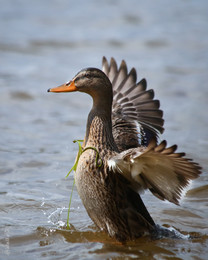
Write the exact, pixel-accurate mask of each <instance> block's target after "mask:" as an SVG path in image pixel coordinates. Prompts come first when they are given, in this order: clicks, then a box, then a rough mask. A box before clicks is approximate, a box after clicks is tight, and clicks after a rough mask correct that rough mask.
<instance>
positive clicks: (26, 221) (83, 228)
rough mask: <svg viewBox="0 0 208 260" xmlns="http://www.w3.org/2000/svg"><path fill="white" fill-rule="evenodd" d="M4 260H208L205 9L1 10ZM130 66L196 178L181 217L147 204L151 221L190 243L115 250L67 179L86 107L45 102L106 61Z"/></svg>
mask: <svg viewBox="0 0 208 260" xmlns="http://www.w3.org/2000/svg"><path fill="white" fill-rule="evenodd" d="M0 3H1V9H0V64H1V66H0V89H1V95H0V133H1V138H0V177H1V178H0V230H1V232H0V259H63V258H64V259H75V258H77V256H79V258H81V259H98V258H99V259H107V258H108V259H126V258H141V259H167V258H169V259H207V254H208V237H207V234H208V220H207V215H208V210H207V208H208V207H207V206H208V199H207V198H208V177H207V171H208V167H207V163H208V159H207V158H208V157H207V150H208V141H207V140H208V132H207V126H208V118H207V100H208V88H207V82H208V76H207V71H208V29H207V28H208V17H207V13H208V4H207V1H205V0H204V1H203V0H199V1H194V0H192V1H182V0H176V1H164V0H159V1H155V2H154V1H143V2H140V1H136V0H135V1H103V2H101V1H100V2H99V1H95V0H90V1H80V0H79V1H76V2H75V1H65V0H63V1H58V0H50V1H49V0H45V1H39V0H38V1H25V0H16V1H14V0H13V1H12V0H7V1H2V0H1V1H0ZM103 55H105V56H107V58H110V57H111V56H114V57H115V58H116V59H117V60H118V61H119V62H120V61H121V59H125V60H126V61H127V63H128V66H129V68H130V67H131V66H135V68H136V69H137V71H138V79H140V78H142V77H145V78H146V79H147V81H148V86H149V88H154V90H155V93H156V98H158V99H160V101H161V108H162V109H163V110H164V118H165V120H166V121H165V128H166V131H165V133H164V135H163V137H161V139H163V138H166V139H167V140H168V144H170V145H172V144H174V143H177V144H178V145H179V151H186V153H187V156H188V157H191V158H194V159H195V160H196V161H197V162H199V163H200V164H201V165H202V166H203V174H202V175H201V177H200V178H199V179H197V180H196V181H195V182H194V183H193V185H192V186H191V188H190V190H189V192H188V193H187V196H186V197H185V198H184V200H183V201H182V203H181V206H180V207H177V206H175V205H171V204H170V203H167V202H161V201H159V200H158V199H156V198H154V197H153V196H152V195H151V194H150V193H148V192H147V193H146V194H144V195H143V196H142V198H143V199H144V201H145V204H146V205H147V208H148V209H149V211H150V213H151V215H152V217H153V219H154V220H155V221H156V223H158V224H159V225H161V226H164V227H170V228H172V227H173V228H175V229H176V230H178V231H179V232H180V233H181V234H183V235H184V236H187V235H191V236H193V237H194V238H193V239H191V240H190V239H185V238H183V239H171V238H161V239H157V240H153V241H152V240H151V239H150V238H149V237H143V238H140V239H138V241H135V242H129V243H127V245H120V244H118V243H116V242H115V241H114V240H112V239H110V238H109V237H108V236H107V235H105V234H103V233H102V232H99V231H98V230H97V229H96V228H95V226H94V224H93V223H92V221H91V220H90V219H89V217H88V216H87V214H86V212H85V209H84V208H83V206H82V203H81V201H80V199H79V196H78V194H77V191H76V189H75V190H74V194H73V200H72V205H71V212H70V227H71V228H70V230H66V218H67V208H68V203H69V196H70V192H71V188H72V184H73V175H71V176H70V177H69V178H68V179H65V176H66V174H67V173H68V171H69V170H70V168H71V167H72V165H73V163H74V159H75V155H76V151H77V144H73V142H72V141H73V140H74V139H82V138H83V136H84V132H85V123H86V118H87V114H88V111H89V109H90V107H91V99H90V98H89V97H88V96H86V95H83V94H79V93H73V94H59V95H55V94H50V93H47V92H46V91H47V89H48V88H50V87H54V86H56V85H59V84H61V83H64V82H66V81H67V80H70V79H71V78H72V77H73V76H74V74H75V73H77V72H78V71H79V70H80V69H82V68H84V67H88V66H94V67H101V58H102V56H103Z"/></svg>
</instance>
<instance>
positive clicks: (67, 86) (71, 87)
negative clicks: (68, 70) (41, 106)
mask: <svg viewBox="0 0 208 260" xmlns="http://www.w3.org/2000/svg"><path fill="white" fill-rule="evenodd" d="M73 91H77V87H76V86H75V84H74V81H73V80H72V81H70V82H67V83H64V84H63V85H61V86H58V87H55V88H49V89H48V92H56V93H60V92H73Z"/></svg>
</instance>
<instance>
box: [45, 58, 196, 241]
mask: <svg viewBox="0 0 208 260" xmlns="http://www.w3.org/2000/svg"><path fill="white" fill-rule="evenodd" d="M136 78H137V77H136V71H135V69H132V70H131V71H130V72H129V73H128V71H127V66H126V63H125V62H124V61H122V63H121V65H120V67H119V68H117V64H116V62H115V60H114V59H111V62H110V64H108V62H107V60H106V59H105V58H103V71H101V70H99V69H95V68H88V69H84V70H82V71H80V72H79V73H78V74H77V75H76V76H75V77H74V78H73V80H72V81H70V82H67V83H66V84H64V85H62V86H60V87H57V88H54V89H50V90H49V91H50V92H71V91H80V92H85V93H87V94H89V95H91V97H92V99H93V106H92V109H91V111H90V113H89V116H88V120H87V127H86V135H85V139H84V143H83V149H84V148H89V147H93V149H86V150H85V151H84V152H83V153H82V154H81V156H80V158H79V162H78V166H77V170H76V173H75V182H76V186H77V190H78V193H79V195H80V198H81V199H82V202H83V204H84V206H85V208H86V210H87V212H88V214H89V216H90V217H91V219H92V220H93V221H94V223H95V224H96V225H97V226H98V227H99V228H100V229H101V230H104V231H106V232H107V233H108V234H109V235H110V236H111V237H114V238H116V239H117V240H118V241H121V242H124V241H127V240H132V239H135V238H137V237H140V236H141V235H142V234H144V233H145V232H153V231H155V230H156V226H155V223H154V221H153V219H152V218H151V216H150V214H149V213H148V211H147V209H146V207H145V205H144V203H143V201H142V200H141V197H140V195H139V193H138V191H139V189H140V188H142V189H147V188H148V189H150V191H151V192H152V193H153V194H154V195H156V196H157V197H159V198H160V199H167V200H169V201H171V202H173V203H176V204H177V203H178V199H179V198H180V195H181V191H182V189H183V188H184V187H185V186H186V185H187V184H188V182H189V180H191V179H195V178H197V177H198V175H199V174H200V166H199V165H198V164H196V163H192V162H191V161H190V160H189V159H186V158H183V156H184V154H182V153H180V154H179V153H175V150H176V146H172V147H170V148H166V142H162V143H161V144H160V145H157V141H156V139H157V136H158V134H159V133H162V132H163V130H164V128H163V123H164V120H163V119H162V116H163V112H162V111H161V110H160V109H159V107H160V103H159V101H158V100H154V92H153V90H146V81H145V80H144V79H143V80H141V81H140V82H138V83H136ZM128 149H129V150H128ZM96 151H97V152H98V153H99V158H98V162H97V157H96V155H97V152H96ZM166 171H167V173H166ZM154 172H155V173H156V175H154ZM169 177H171V180H172V181H173V182H174V183H171V184H170V185H169V183H168V180H169ZM164 185H166V186H167V188H166V187H164Z"/></svg>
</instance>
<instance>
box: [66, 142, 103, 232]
mask: <svg viewBox="0 0 208 260" xmlns="http://www.w3.org/2000/svg"><path fill="white" fill-rule="evenodd" d="M81 142H83V140H74V141H73V143H78V145H79V151H78V154H77V158H76V161H75V163H74V165H73V166H72V168H71V169H70V171H69V172H68V174H67V175H66V177H65V178H67V177H68V176H69V174H70V173H71V172H72V171H75V172H76V170H77V165H78V162H79V158H80V156H81V155H82V154H83V153H84V152H85V151H87V150H89V149H92V150H94V151H95V152H96V166H97V167H98V168H99V167H101V166H102V165H103V161H102V159H101V158H100V155H99V152H98V150H97V149H96V148H95V147H91V146H89V147H86V148H84V149H83V148H82V145H81ZM99 159H100V162H99ZM74 184H75V180H74V182H73V186H72V190H71V194H70V199H69V208H68V214H67V229H70V227H69V213H70V208H71V201H72V193H73V190H74Z"/></svg>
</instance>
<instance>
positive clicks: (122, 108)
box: [103, 57, 164, 151]
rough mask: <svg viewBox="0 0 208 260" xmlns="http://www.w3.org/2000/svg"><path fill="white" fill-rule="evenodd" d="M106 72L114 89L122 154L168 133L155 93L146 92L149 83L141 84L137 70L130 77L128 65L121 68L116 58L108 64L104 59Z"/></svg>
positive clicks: (115, 129)
mask: <svg viewBox="0 0 208 260" xmlns="http://www.w3.org/2000/svg"><path fill="white" fill-rule="evenodd" d="M103 71H104V73H105V74H106V75H107V76H108V78H109V79H110V81H111V83H112V86H113V106H112V126H113V136H114V139H115V141H116V144H117V146H118V148H119V150H120V151H124V150H126V149H129V148H133V147H138V146H140V145H145V146H146V145H148V143H149V142H150V140H151V139H152V137H157V136H158V134H159V133H162V132H163V131H164V128H163V124H164V120H163V119H162V117H163V112H162V111H161V110H160V109H159V107H160V102H159V101H158V100H154V91H153V90H152V89H150V90H146V87H147V84H146V80H145V79H142V80H141V81H140V82H138V83H137V75H136V71H135V69H134V68H132V69H131V71H130V72H129V73H128V70H127V65H126V63H125V61H122V62H121V65H120V67H119V68H118V67H117V64H116V61H115V60H114V59H113V58H111V61H110V64H108V61H107V60H106V58H105V57H103ZM138 128H139V131H138Z"/></svg>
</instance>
